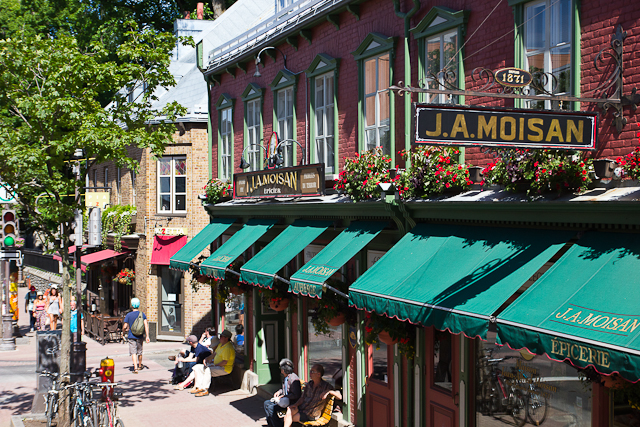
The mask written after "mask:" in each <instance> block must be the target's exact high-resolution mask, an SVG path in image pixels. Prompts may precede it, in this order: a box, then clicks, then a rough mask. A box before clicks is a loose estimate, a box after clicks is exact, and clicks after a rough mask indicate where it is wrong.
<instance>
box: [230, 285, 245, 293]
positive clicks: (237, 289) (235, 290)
mask: <svg viewBox="0 0 640 427" xmlns="http://www.w3.org/2000/svg"><path fill="white" fill-rule="evenodd" d="M229 293H232V294H233V295H242V294H244V291H243V290H242V289H241V288H240V287H239V286H232V287H230V288H229Z"/></svg>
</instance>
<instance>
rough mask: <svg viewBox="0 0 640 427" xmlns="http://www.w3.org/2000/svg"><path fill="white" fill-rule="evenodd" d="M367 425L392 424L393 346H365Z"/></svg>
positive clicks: (382, 344) (375, 426)
mask: <svg viewBox="0 0 640 427" xmlns="http://www.w3.org/2000/svg"><path fill="white" fill-rule="evenodd" d="M367 347H368V349H367V386H366V403H367V418H366V425H367V427H390V426H393V425H394V415H393V411H394V394H393V381H394V375H393V374H394V372H393V346H387V345H386V344H384V343H382V342H381V343H380V347H379V348H376V346H375V345H370V346H367Z"/></svg>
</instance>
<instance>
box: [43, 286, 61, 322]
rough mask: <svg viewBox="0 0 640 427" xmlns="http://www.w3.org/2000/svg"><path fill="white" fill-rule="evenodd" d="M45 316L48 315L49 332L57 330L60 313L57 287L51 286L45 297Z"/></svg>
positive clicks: (59, 297)
mask: <svg viewBox="0 0 640 427" xmlns="http://www.w3.org/2000/svg"><path fill="white" fill-rule="evenodd" d="M45 301H46V302H47V314H48V315H49V330H51V331H55V330H56V329H57V328H58V318H59V317H60V313H62V296H61V295H60V294H59V293H58V285H56V284H53V285H51V292H49V295H48V296H47V298H46V300H45Z"/></svg>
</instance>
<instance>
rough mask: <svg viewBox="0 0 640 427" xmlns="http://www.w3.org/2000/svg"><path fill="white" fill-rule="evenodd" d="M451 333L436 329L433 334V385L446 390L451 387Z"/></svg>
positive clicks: (449, 390) (449, 389)
mask: <svg viewBox="0 0 640 427" xmlns="http://www.w3.org/2000/svg"><path fill="white" fill-rule="evenodd" d="M451 337H452V335H451V334H450V333H448V332H442V331H436V332H435V333H434V334H433V370H434V372H433V385H434V386H436V387H440V388H443V389H445V390H447V391H448V392H451V389H452V385H453V383H452V378H451V369H452V366H451V361H452V359H451V356H452V344H453V342H452V339H451Z"/></svg>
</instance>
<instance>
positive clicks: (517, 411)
mask: <svg viewBox="0 0 640 427" xmlns="http://www.w3.org/2000/svg"><path fill="white" fill-rule="evenodd" d="M526 400H527V398H526V397H525V395H524V394H523V393H522V392H521V391H520V390H518V389H515V390H514V391H513V402H512V405H513V406H512V407H511V416H513V421H515V423H516V426H518V427H522V426H523V425H524V424H525V423H526V422H527V402H526Z"/></svg>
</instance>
